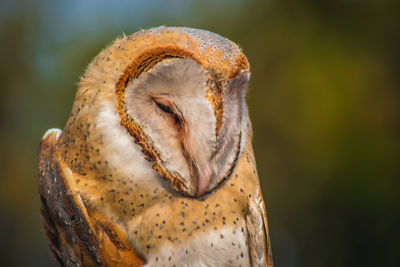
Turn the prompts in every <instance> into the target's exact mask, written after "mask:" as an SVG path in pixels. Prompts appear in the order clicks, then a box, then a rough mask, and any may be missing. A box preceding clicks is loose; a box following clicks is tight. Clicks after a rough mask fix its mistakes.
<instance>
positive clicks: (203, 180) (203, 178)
mask: <svg viewBox="0 0 400 267" xmlns="http://www.w3.org/2000/svg"><path fill="white" fill-rule="evenodd" d="M210 181H211V170H210V169H207V170H205V171H203V172H202V173H199V176H198V179H197V195H196V196H198V197H199V196H201V195H203V194H204V193H205V192H206V190H207V188H208V186H209V185H210Z"/></svg>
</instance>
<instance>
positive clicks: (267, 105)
mask: <svg viewBox="0 0 400 267" xmlns="http://www.w3.org/2000/svg"><path fill="white" fill-rule="evenodd" d="M399 3H400V1H388V0H375V1H373V0H330V1H321V0H297V1H289V0H265V1H256V0H220V1H217V0H216V1H211V0H199V1H194V0H187V1H183V0H182V1H178V0H174V1H165V0H149V1H133V0H129V1H128V0H126V1H122V0H113V1H107V0H69V1H54V0H36V1H28V0H20V1H12V0H2V1H1V2H0V148H1V153H0V265H1V266H55V263H54V261H53V260H52V257H51V255H50V253H49V250H48V249H47V245H46V241H45V238H44V234H43V231H42V226H41V219H40V216H39V199H38V194H37V177H36V162H37V148H38V143H39V141H40V138H41V136H42V134H43V133H44V132H45V130H46V129H48V128H52V127H58V128H63V127H64V124H65V122H66V120H67V118H68V114H69V112H70V109H71V106H72V102H73V98H74V94H75V90H76V85H77V82H78V81H79V77H80V75H82V73H83V72H84V70H85V67H86V66H87V65H88V63H89V62H90V61H91V60H92V59H93V58H94V56H95V55H96V54H97V53H99V52H100V51H101V49H103V48H105V47H106V46H107V45H108V44H110V43H111V42H112V40H114V39H115V38H116V37H117V36H121V35H122V34H123V33H126V34H130V33H132V32H135V31H137V30H139V29H143V28H149V27H154V26H158V25H175V26H189V27H196V28H204V29H208V30H210V31H214V32H217V33H219V34H221V35H223V36H226V37H228V38H230V39H231V40H234V41H235V42H237V43H238V44H239V45H240V46H241V47H242V49H243V50H244V52H245V54H246V55H247V56H248V58H249V60H250V63H251V70H252V77H251V82H250V90H249V94H248V96H247V102H248V105H249V109H250V114H251V117H252V120H253V128H254V148H255V153H256V158H257V163H258V169H259V174H260V179H261V184H262V190H263V194H264V197H265V201H266V205H267V210H268V218H269V226H270V231H271V240H272V245H273V253H274V261H275V264H276V266H278V267H292V266H363V267H366V266H400V260H399V259H400V256H399V255H400V246H399V240H398V239H399V237H400V231H399V227H400V209H399V203H400V194H399V191H400V181H399V178H400V177H399V176H400V161H399V154H400V140H399V139H400V127H399V126H400V125H399V120H400V107H399V100H400V97H399V94H400V88H399V85H400V76H399V73H400V16H399V14H400V4H399Z"/></svg>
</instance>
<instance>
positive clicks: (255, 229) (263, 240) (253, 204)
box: [246, 195, 274, 267]
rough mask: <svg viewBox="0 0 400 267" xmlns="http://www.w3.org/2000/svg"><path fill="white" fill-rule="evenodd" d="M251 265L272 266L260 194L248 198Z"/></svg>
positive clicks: (266, 224) (266, 225) (263, 207)
mask: <svg viewBox="0 0 400 267" xmlns="http://www.w3.org/2000/svg"><path fill="white" fill-rule="evenodd" d="M246 225H247V232H248V234H249V245H250V257H251V262H252V266H266V267H273V266H274V264H273V261H272V250H271V241H270V237H269V231H268V222H267V216H266V210H265V205H264V200H263V198H262V196H261V195H259V196H255V197H254V198H251V199H250V203H249V214H248V215H247V217H246Z"/></svg>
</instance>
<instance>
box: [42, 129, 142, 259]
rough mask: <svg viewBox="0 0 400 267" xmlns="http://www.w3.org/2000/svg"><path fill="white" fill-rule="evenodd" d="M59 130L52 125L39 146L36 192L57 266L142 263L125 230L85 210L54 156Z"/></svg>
mask: <svg viewBox="0 0 400 267" xmlns="http://www.w3.org/2000/svg"><path fill="white" fill-rule="evenodd" d="M60 135H61V130H58V129H52V130H49V131H47V133H46V134H45V135H44V136H43V138H42V141H41V143H40V146H39V168H38V169H39V194H40V200H41V214H42V217H43V221H44V230H45V233H46V235H47V239H48V242H49V247H50V249H51V251H52V252H53V255H54V257H55V259H56V260H57V262H58V263H59V265H60V266H143V265H144V261H143V260H142V259H141V258H140V257H139V256H138V255H137V254H136V253H135V251H134V249H133V248H132V246H131V244H130V243H129V241H128V239H127V237H126V234H125V232H124V231H123V230H122V229H121V228H120V227H119V226H118V225H116V224H115V223H113V222H111V221H110V220H109V219H108V218H107V216H105V215H104V214H101V213H96V212H93V214H90V215H89V214H88V211H87V209H86V207H85V205H84V202H83V201H82V197H81V196H80V195H79V194H78V193H76V192H75V193H72V192H74V190H73V186H72V185H71V183H69V181H72V179H71V176H73V175H74V173H73V172H71V170H70V169H68V168H66V167H64V166H63V163H62V162H61V161H59V160H58V159H57V158H56V157H55V155H54V154H55V153H54V149H55V145H56V144H57V140H58V139H59V137H60Z"/></svg>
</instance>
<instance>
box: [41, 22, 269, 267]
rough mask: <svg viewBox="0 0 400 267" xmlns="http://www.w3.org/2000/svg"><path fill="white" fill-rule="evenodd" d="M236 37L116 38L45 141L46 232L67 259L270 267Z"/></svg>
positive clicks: (161, 32) (194, 33) (244, 65)
mask: <svg viewBox="0 0 400 267" xmlns="http://www.w3.org/2000/svg"><path fill="white" fill-rule="evenodd" d="M249 76H250V70H249V63H248V60H247V58H246V57H245V55H244V54H243V53H242V52H241V50H240V49H239V48H238V46H237V45H236V44H234V43H233V42H231V41H229V40H227V39H225V38H223V37H221V36H220V35H217V34H214V33H211V32H208V31H204V30H197V29H191V28H175V27H159V28H153V29H150V30H141V31H139V32H137V33H134V34H132V35H130V36H125V37H123V38H119V39H117V40H116V41H115V42H114V43H113V44H112V45H110V46H109V47H108V48H106V49H104V50H103V51H102V52H101V53H100V54H99V55H98V56H97V57H96V58H95V59H94V60H93V62H92V63H91V64H90V65H89V66H88V68H87V70H86V73H85V74H84V75H83V76H82V78H81V80H80V83H79V85H78V90H77V93H76V97H75V101H74V104H73V107H72V112H71V114H70V117H69V119H68V121H67V123H66V125H65V128H64V130H63V131H61V130H59V129H50V130H48V131H47V132H46V133H45V135H44V136H43V138H42V140H41V143H40V148H39V193H40V199H41V205H42V208H41V213H42V217H43V220H44V229H45V232H46V235H47V237H48V241H49V246H50V249H51V250H52V252H53V254H54V257H55V258H56V260H57V262H58V263H59V264H60V265H62V266H64V265H66V266H243V267H244V266H272V265H273V264H272V254H271V246H270V238H269V233H268V226H267V219H266V212H265V206H264V201H263V198H262V195H261V191H260V186H259V180H258V175H257V171H256V164H255V159H254V155H253V149H252V144H251V138H252V130H251V124H250V120H249V116H248V111H247V107H246V103H245V99H244V97H245V93H246V87H247V82H248V80H249Z"/></svg>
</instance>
